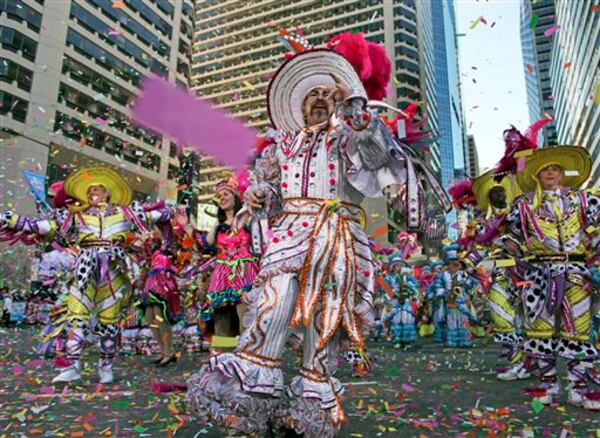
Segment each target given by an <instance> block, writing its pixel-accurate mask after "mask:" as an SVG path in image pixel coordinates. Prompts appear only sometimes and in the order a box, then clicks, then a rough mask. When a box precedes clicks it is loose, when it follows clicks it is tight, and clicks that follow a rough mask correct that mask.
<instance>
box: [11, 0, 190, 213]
mask: <svg viewBox="0 0 600 438" xmlns="http://www.w3.org/2000/svg"><path fill="white" fill-rule="evenodd" d="M192 15H193V7H192V5H191V3H190V2H189V1H188V0H185V1H177V2H171V1H167V0H127V1H125V2H111V1H109V0H60V1H59V0H0V48H1V53H0V81H1V82H2V89H1V91H0V126H1V128H2V131H1V133H0V137H1V143H0V163H1V164H0V166H1V171H0V173H1V174H2V176H1V177H0V183H1V185H2V190H0V204H1V205H0V209H2V208H6V207H8V206H10V205H11V204H12V205H14V204H17V205H16V207H17V208H18V209H19V210H20V211H24V212H27V213H33V212H34V211H35V206H34V205H33V202H31V201H30V200H29V201H28V199H30V198H29V197H28V196H27V193H28V189H27V187H26V184H25V183H24V182H23V178H22V176H21V174H20V169H21V168H23V169H30V170H32V171H33V172H36V173H38V174H42V175H45V176H47V179H48V181H49V182H52V181H54V180H57V179H61V178H64V176H65V175H66V174H68V173H69V172H70V171H72V170H73V169H74V168H77V167H80V166H82V165H85V164H90V163H103V164H106V165H108V166H111V167H114V168H117V169H118V170H119V172H120V173H122V174H123V175H124V176H125V177H126V179H127V180H128V181H129V182H130V184H131V185H132V187H133V189H134V191H135V192H136V195H137V196H138V197H145V196H152V197H155V196H158V195H160V196H167V195H169V192H170V191H173V190H175V183H174V182H173V181H172V178H173V176H174V174H175V170H176V169H177V165H178V163H177V158H176V153H175V151H176V147H175V144H174V143H173V141H172V139H170V138H168V137H163V136H162V135H159V134H156V133H154V132H151V131H149V130H146V129H142V128H140V127H138V126H135V125H133V124H131V123H130V121H129V111H130V106H131V104H132V103H133V101H134V100H135V98H136V95H137V93H138V91H139V89H138V87H139V84H140V80H141V79H142V78H143V77H144V76H147V75H150V74H155V75H159V76H162V77H164V78H166V79H167V80H168V81H170V82H173V83H178V84H180V85H181V86H184V87H187V86H188V85H189V75H190V61H191V45H192V41H191V39H192V26H193V20H192ZM168 180H170V182H168Z"/></svg>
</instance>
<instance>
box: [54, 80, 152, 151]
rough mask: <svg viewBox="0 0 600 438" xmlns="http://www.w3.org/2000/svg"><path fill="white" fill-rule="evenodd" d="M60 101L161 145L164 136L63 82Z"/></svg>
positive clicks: (149, 141) (59, 95)
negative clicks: (136, 123)
mask: <svg viewBox="0 0 600 438" xmlns="http://www.w3.org/2000/svg"><path fill="white" fill-rule="evenodd" d="M58 101H59V102H64V103H65V104H66V105H67V106H68V107H70V108H73V109H75V110H77V111H78V112H81V113H84V114H87V115H88V116H89V117H91V118H97V117H99V118H100V119H102V120H104V121H105V122H104V123H106V125H107V126H110V127H112V128H115V129H118V130H119V131H122V132H124V133H126V134H129V135H131V136H132V137H135V138H137V139H138V140H140V141H143V142H145V143H147V144H151V145H160V142H161V140H162V137H161V136H160V135H158V134H153V133H150V132H147V131H146V130H144V129H142V128H138V127H137V126H134V125H132V124H131V123H130V121H129V117H128V116H126V115H125V114H123V113H121V112H120V111H117V110H116V109H114V108H111V107H109V106H108V105H105V104H104V103H102V102H100V101H97V100H94V98H92V97H90V96H88V95H86V94H84V93H81V92H79V91H77V90H76V89H74V88H72V87H69V86H68V85H66V84H63V83H61V84H60V88H59V94H58Z"/></svg>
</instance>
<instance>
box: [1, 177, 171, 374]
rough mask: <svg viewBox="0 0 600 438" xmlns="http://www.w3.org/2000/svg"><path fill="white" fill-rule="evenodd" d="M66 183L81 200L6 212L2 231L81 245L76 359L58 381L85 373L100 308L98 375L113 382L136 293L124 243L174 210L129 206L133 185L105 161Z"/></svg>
mask: <svg viewBox="0 0 600 438" xmlns="http://www.w3.org/2000/svg"><path fill="white" fill-rule="evenodd" d="M64 188H65V193H66V194H67V195H68V196H70V197H71V198H73V199H75V200H76V201H77V204H78V205H75V204H71V205H70V206H69V209H68V210H64V211H57V212H56V217H55V218H53V219H37V218H30V217H26V216H21V215H19V214H16V213H14V212H10V211H9V212H6V213H3V214H1V215H0V230H2V231H3V233H4V234H12V235H14V234H15V233H21V235H22V236H27V235H30V234H33V235H38V236H46V237H47V238H48V239H54V238H55V237H56V236H60V238H62V239H64V240H65V241H66V242H69V243H74V244H76V245H78V246H79V247H80V248H81V251H80V253H79V255H78V257H77V264H76V267H75V272H76V274H75V275H76V280H75V281H74V283H73V285H72V286H71V289H70V291H69V297H68V299H67V308H68V311H67V314H66V316H65V319H64V322H65V323H66V326H67V329H68V335H67V342H66V358H67V359H68V360H70V361H71V363H70V365H69V366H68V367H66V368H64V369H63V370H62V371H61V373H60V374H59V375H58V376H56V377H55V378H54V379H53V382H54V383H57V382H70V381H74V380H78V379H80V378H81V374H80V372H81V362H80V358H81V353H82V350H83V347H84V342H85V338H86V334H87V332H88V327H89V322H90V317H91V314H92V312H93V311H96V314H97V320H98V324H97V327H96V331H97V333H98V334H99V336H100V347H101V355H100V361H99V362H98V374H99V378H100V382H101V383H110V382H112V381H113V371H112V365H113V359H114V357H115V355H116V353H117V340H118V335H119V329H120V327H119V321H120V319H121V312H122V310H123V309H124V308H126V306H127V303H128V302H129V299H130V296H131V280H130V273H129V272H130V267H128V265H129V258H128V257H127V255H126V253H125V251H124V250H123V248H122V247H121V242H122V241H123V239H124V238H125V235H126V233H127V232H128V231H130V229H131V228H132V227H133V228H135V229H136V230H137V231H138V232H145V231H146V224H148V223H150V222H159V221H166V220H168V219H169V218H170V217H171V212H170V210H168V209H160V210H154V211H150V212H145V211H144V210H143V209H142V208H141V206H138V205H137V204H132V205H131V206H129V204H130V203H131V201H132V196H133V192H132V190H131V188H130V187H129V185H128V184H127V182H126V181H125V180H124V179H123V178H122V177H121V176H120V175H118V174H117V173H115V172H114V171H113V170H111V169H109V168H107V167H103V166H91V167H86V168H81V169H79V170H77V171H75V172H73V173H72V174H71V175H69V177H68V178H67V179H66V180H65V184H64Z"/></svg>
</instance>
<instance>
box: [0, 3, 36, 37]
mask: <svg viewBox="0 0 600 438" xmlns="http://www.w3.org/2000/svg"><path fill="white" fill-rule="evenodd" d="M1 12H6V14H7V15H8V18H9V19H11V20H15V21H19V22H20V21H26V22H27V27H28V28H30V29H31V30H34V31H36V32H39V31H40V29H41V27H42V14H40V13H39V12H38V11H36V10H35V9H33V8H31V7H30V6H28V5H26V4H25V3H23V1H22V0H0V13H1Z"/></svg>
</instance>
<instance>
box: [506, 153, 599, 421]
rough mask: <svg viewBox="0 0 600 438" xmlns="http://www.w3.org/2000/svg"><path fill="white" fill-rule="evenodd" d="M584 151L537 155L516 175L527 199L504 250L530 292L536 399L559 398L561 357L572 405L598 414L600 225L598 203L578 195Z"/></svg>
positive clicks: (512, 219)
mask: <svg viewBox="0 0 600 438" xmlns="http://www.w3.org/2000/svg"><path fill="white" fill-rule="evenodd" d="M590 171H591V158H590V156H589V153H588V152H587V151H586V149H585V148H582V147H579V146H558V147H551V148H544V149H539V150H535V151H534V152H533V153H531V155H529V156H527V157H526V162H525V166H524V170H523V171H522V172H519V173H518V174H517V178H518V184H519V186H520V187H521V189H522V190H523V191H524V192H525V193H526V194H525V195H523V196H521V197H520V198H518V199H517V201H516V202H515V205H514V207H513V210H512V212H511V213H510V214H509V215H508V216H507V222H508V233H507V235H506V236H504V244H505V247H506V249H507V250H508V251H510V252H511V253H513V254H516V255H517V256H518V257H519V258H520V265H521V266H522V267H523V269H524V279H525V282H526V283H525V286H523V289H522V292H521V293H522V296H523V301H524V305H525V321H524V325H525V335H526V339H525V343H524V351H525V354H526V355H528V356H531V357H533V358H536V359H537V362H538V366H539V367H540V370H541V371H540V387H538V388H535V389H533V390H531V391H530V392H531V394H532V395H533V396H534V397H535V398H536V399H537V400H539V401H541V402H542V403H544V404H549V403H552V402H553V401H554V400H555V398H556V397H557V395H558V394H559V392H560V385H559V381H558V376H557V371H556V359H557V356H562V357H564V358H566V359H567V376H568V380H569V386H568V389H569V393H568V401H569V403H571V404H573V405H575V406H581V407H583V408H585V409H590V410H598V409H600V393H599V392H598V391H596V392H594V391H591V390H590V389H589V388H588V386H587V383H595V384H600V378H599V377H598V375H597V374H596V372H595V369H594V360H596V359H597V358H598V350H597V349H596V347H595V346H594V345H593V344H592V342H591V340H590V325H591V321H592V290H593V289H592V277H591V273H590V270H589V269H588V267H587V266H586V263H585V262H586V260H587V259H588V258H589V257H590V255H593V254H592V253H591V249H592V248H591V242H592V238H593V237H594V233H595V232H596V227H598V225H599V223H600V197H598V196H597V195H593V194H592V193H591V192H589V191H588V192H586V191H579V190H578V187H580V186H581V185H582V184H583V183H584V182H585V181H586V179H587V178H588V177H589V175H590Z"/></svg>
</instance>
